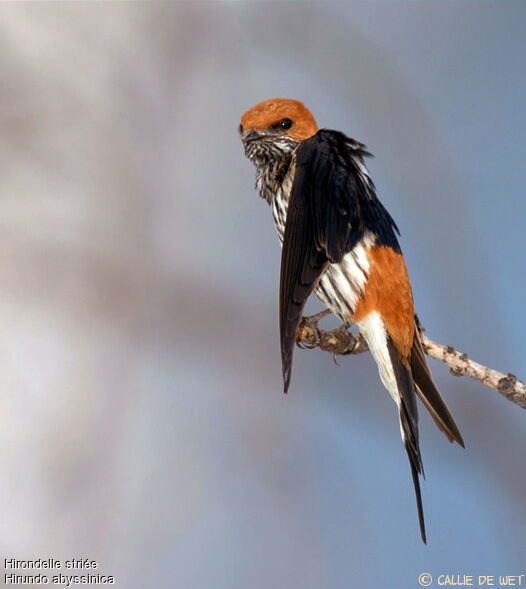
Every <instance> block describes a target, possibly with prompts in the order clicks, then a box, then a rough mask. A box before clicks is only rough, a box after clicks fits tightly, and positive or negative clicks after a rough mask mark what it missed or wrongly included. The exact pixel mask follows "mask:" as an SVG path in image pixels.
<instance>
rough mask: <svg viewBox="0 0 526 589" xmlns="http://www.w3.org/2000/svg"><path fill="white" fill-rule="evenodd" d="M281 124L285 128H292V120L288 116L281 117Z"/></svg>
mask: <svg viewBox="0 0 526 589" xmlns="http://www.w3.org/2000/svg"><path fill="white" fill-rule="evenodd" d="M279 126H280V127H281V128H282V129H285V130H286V129H290V128H291V127H292V121H291V120H290V119H287V118H285V119H281V121H280V122H279Z"/></svg>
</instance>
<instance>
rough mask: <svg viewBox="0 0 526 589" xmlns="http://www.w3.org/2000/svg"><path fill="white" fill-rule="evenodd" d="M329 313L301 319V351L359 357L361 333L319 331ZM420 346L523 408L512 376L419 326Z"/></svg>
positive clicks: (524, 396)
mask: <svg viewBox="0 0 526 589" xmlns="http://www.w3.org/2000/svg"><path fill="white" fill-rule="evenodd" d="M329 313H330V311H328V310H325V311H322V312H321V313H318V314H317V315H313V316H312V317H304V318H303V319H302V321H301V323H300V326H299V327H298V332H297V334H296V339H297V343H298V345H299V346H300V347H302V348H309V349H310V348H320V349H322V350H325V351H326V352H330V353H331V354H335V355H346V354H361V353H362V352H366V351H367V350H368V349H369V348H368V346H367V342H366V341H365V340H364V339H363V337H362V336H361V335H360V334H355V333H351V332H350V331H349V326H348V325H341V326H340V327H338V328H337V329H333V330H331V331H323V330H321V329H319V328H318V322H319V321H320V319H321V318H322V317H325V316H326V315H328V314H329ZM420 330H421V335H422V344H423V346H424V350H425V352H426V354H427V355H428V356H431V357H432V358H435V359H436V360H440V362H444V364H447V365H448V366H449V371H450V372H451V374H453V375H454V376H470V377H471V378H474V379H475V380H478V381H479V382H481V383H482V384H485V385H486V386H488V387H490V388H492V389H495V390H496V391H498V392H499V393H501V394H502V395H503V396H504V397H506V399H508V401H511V402H512V403H515V404H516V405H519V407H522V408H523V409H526V384H525V383H523V382H521V381H520V380H518V379H517V377H516V376H515V375H513V374H503V373H502V372H498V371H497V370H493V369H492V368H488V367H487V366H483V365H482V364H479V363H478V362H475V361H474V360H471V358H468V356H467V354H462V353H461V352H459V351H457V350H455V349H454V348H452V347H451V346H444V345H442V344H437V343H436V342H434V341H433V340H432V339H430V338H428V337H427V336H426V335H425V333H424V329H423V328H422V327H420Z"/></svg>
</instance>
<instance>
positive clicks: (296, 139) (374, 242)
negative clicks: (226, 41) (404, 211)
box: [239, 98, 464, 543]
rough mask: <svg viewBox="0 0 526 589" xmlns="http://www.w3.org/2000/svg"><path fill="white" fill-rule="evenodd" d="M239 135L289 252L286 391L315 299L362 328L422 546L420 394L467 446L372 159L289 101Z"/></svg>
mask: <svg viewBox="0 0 526 589" xmlns="http://www.w3.org/2000/svg"><path fill="white" fill-rule="evenodd" d="M239 132H240V134H241V139H242V142H243V146H244V149H245V154H246V156H247V157H248V158H249V159H250V160H251V161H252V162H253V163H254V165H255V167H256V188H257V190H258V191H259V192H260V194H261V196H262V197H263V198H264V199H265V200H266V201H267V202H268V204H269V205H270V206H271V209H272V216H273V219H274V224H275V226H276V230H277V232H278V236H279V239H280V241H281V242H282V246H283V249H282V256H281V276H280V291H279V309H280V310H279V317H280V340H281V358H282V368H283V382H284V390H285V392H287V390H288V388H289V384H290V375H291V366H292V355H293V351H294V344H295V342H296V330H297V328H298V325H299V322H300V320H301V318H302V314H303V309H304V307H305V304H306V302H307V298H308V297H309V295H310V294H311V293H312V292H313V291H314V292H315V293H316V295H317V296H318V297H319V298H320V299H321V300H322V301H323V303H325V305H326V306H327V307H328V308H329V309H330V310H331V311H332V312H333V313H334V314H335V315H336V316H337V317H339V318H340V319H341V320H342V321H343V322H344V323H348V322H352V323H354V324H356V326H357V327H358V329H359V331H360V333H361V334H362V335H363V337H364V338H365V340H366V341H367V344H368V346H369V349H370V351H371V353H372V355H373V358H374V359H375V361H376V363H377V365H378V371H379V373H380V379H381V381H382V383H383V384H384V386H385V388H386V389H387V390H388V392H389V394H390V395H391V397H392V398H393V400H394V402H395V403H396V405H397V407H398V415H399V420H400V431H401V434H402V440H403V443H404V446H405V449H406V451H407V455H408V457H409V464H410V467H411V474H412V478H413V484H414V488H415V494H416V503H417V510H418V518H419V525H420V533H421V536H422V540H423V542H424V543H425V542H426V531H425V523H424V515H423V509H422V498H421V492H420V482H419V475H423V467H422V459H421V455H420V448H419V438H418V412H417V405H416V395H418V397H419V398H420V399H421V401H422V402H423V403H424V405H425V407H426V408H427V409H428V411H429V412H430V414H431V416H432V417H433V419H434V421H435V423H436V424H437V426H438V427H439V428H440V430H441V431H442V432H443V433H444V434H445V435H446V437H447V438H448V440H449V441H450V442H453V441H456V442H457V443H458V444H460V445H461V446H462V447H463V446H464V442H463V440H462V436H461V435H460V432H459V430H458V428H457V426H456V424H455V421H454V420H453V417H452V416H451V414H450V412H449V410H448V408H447V406H446V404H445V403H444V401H443V399H442V397H441V395H440V393H439V391H438V389H437V387H436V385H435V383H434V381H433V377H432V376H431V372H430V369H429V366H428V364H427V360H426V358H425V354H424V350H423V347H422V343H421V340H420V335H419V331H418V329H417V324H416V319H415V312H414V306H413V296H412V292H411V285H410V282H409V276H408V273H407V268H406V264H405V261H404V258H403V256H402V251H401V249H400V245H399V243H398V238H397V234H398V235H399V231H398V227H397V226H396V224H395V222H394V221H393V219H392V217H391V215H390V214H389V213H388V212H387V210H386V209H385V207H384V206H383V205H382V203H381V202H380V201H379V199H378V197H377V196H376V190H375V186H374V184H373V181H372V179H371V177H370V175H369V172H368V170H367V167H366V165H365V161H364V158H365V157H367V156H370V155H371V154H370V153H369V152H368V151H367V150H366V148H365V146H364V145H363V144H362V143H359V142H358V141H355V140H354V139H351V138H349V137H347V136H346V135H344V134H343V133H340V132H339V131H333V130H328V129H321V130H319V129H318V127H317V125H316V122H315V120H314V117H313V116H312V114H311V112H310V111H309V110H308V109H307V108H306V107H305V106H304V104H302V103H301V102H299V101H296V100H290V99H286V98H272V99H269V100H265V101H264V102H261V103H259V104H256V105H255V106H254V107H252V108H251V109H250V110H248V111H247V112H245V113H244V114H243V116H242V117H241V124H240V126H239ZM415 393H416V394H415Z"/></svg>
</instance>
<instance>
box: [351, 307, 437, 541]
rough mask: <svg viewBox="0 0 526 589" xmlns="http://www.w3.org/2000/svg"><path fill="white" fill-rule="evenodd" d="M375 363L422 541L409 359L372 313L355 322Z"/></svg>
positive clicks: (415, 416) (419, 470)
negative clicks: (394, 419) (391, 410)
mask: <svg viewBox="0 0 526 589" xmlns="http://www.w3.org/2000/svg"><path fill="white" fill-rule="evenodd" d="M357 325H358V328H359V329H360V332H361V333H362V335H363V336H364V338H365V340H366V341H367V343H368V345H369V349H370V351H371V354H372V355H373V358H374V359H375V361H376V364H377V365H378V372H379V374H380V378H381V380H382V382H383V384H384V386H385V388H386V389H387V390H388V391H389V394H390V395H391V397H392V398H393V400H394V402H395V403H396V405H397V407H398V415H399V419H400V433H401V434H402V440H403V442H404V446H405V449H406V452H407V456H408V458H409V466H410V467H411V476H412V478H413V485H414V488H415V495H416V507H417V510H418V521H419V525H420V535H421V536H422V540H423V542H424V544H425V543H426V529H425V523H424V510H423V508H422V494H421V492H420V480H419V476H420V475H422V476H423V475H424V469H423V466H422V458H421V456H420V447H419V443H418V410H417V406H416V394H415V385H414V382H413V377H412V375H411V366H410V364H409V358H403V357H402V355H401V354H400V352H399V351H398V349H397V347H396V345H395V344H394V342H393V340H392V338H391V336H390V335H389V333H388V332H387V330H386V329H385V324H384V321H383V319H382V317H381V316H380V315H379V314H378V313H376V312H373V313H371V314H369V315H368V316H367V317H366V318H365V319H363V320H362V321H360V322H358V323H357Z"/></svg>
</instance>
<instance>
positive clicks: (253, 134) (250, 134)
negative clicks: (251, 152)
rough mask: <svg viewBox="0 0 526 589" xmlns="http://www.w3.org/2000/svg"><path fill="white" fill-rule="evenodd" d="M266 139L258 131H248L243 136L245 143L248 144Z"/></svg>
mask: <svg viewBox="0 0 526 589" xmlns="http://www.w3.org/2000/svg"><path fill="white" fill-rule="evenodd" d="M263 137H264V134H263V133H259V132H258V131H254V130H251V131H247V132H246V133H244V134H243V141H246V142H247V143H248V142H250V141H257V140H258V139H262V138H263Z"/></svg>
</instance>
